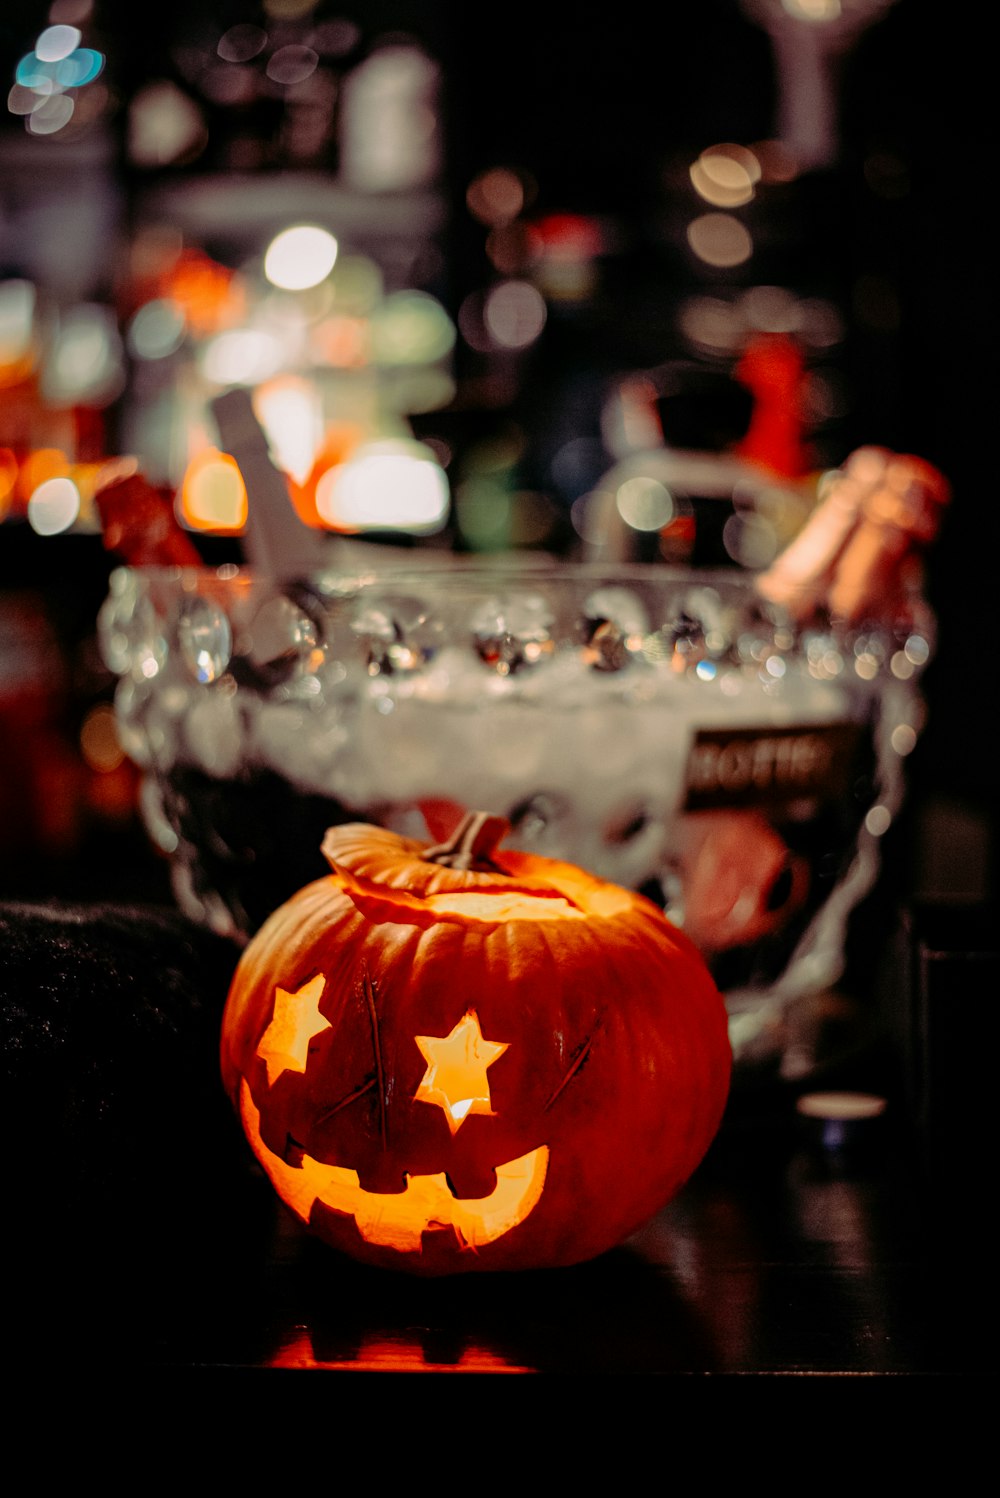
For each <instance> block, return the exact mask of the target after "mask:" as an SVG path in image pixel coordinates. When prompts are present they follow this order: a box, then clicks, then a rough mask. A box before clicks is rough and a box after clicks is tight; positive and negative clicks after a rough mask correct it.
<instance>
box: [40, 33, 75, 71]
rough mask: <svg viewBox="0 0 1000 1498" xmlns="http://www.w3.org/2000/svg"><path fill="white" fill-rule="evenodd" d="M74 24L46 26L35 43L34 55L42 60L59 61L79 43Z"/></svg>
mask: <svg viewBox="0 0 1000 1498" xmlns="http://www.w3.org/2000/svg"><path fill="white" fill-rule="evenodd" d="M80 41H81V37H80V32H79V31H78V30H77V28H76V27H75V26H46V28H45V30H44V31H43V32H42V33H41V35H40V36H39V38H38V40H37V42H36V43H35V56H36V57H38V58H41V60H42V62H60V61H61V60H62V59H63V58H64V57H68V56H69V54H70V53H71V52H73V51H74V50H75V49H76V48H77V47H78V46H79V45H80Z"/></svg>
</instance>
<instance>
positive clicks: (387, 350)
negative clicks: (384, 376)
mask: <svg viewBox="0 0 1000 1498" xmlns="http://www.w3.org/2000/svg"><path fill="white" fill-rule="evenodd" d="M370 326H371V342H372V354H373V357H374V359H375V361H376V363H378V364H431V363H434V362H435V361H436V360H438V359H443V358H444V357H445V356H446V355H447V354H449V353H450V352H451V350H452V348H453V347H454V344H455V325H454V323H453V322H452V320H451V318H450V317H449V316H448V314H447V312H446V311H445V309H444V307H442V305H441V303H440V302H439V301H438V300H437V298H436V297H433V296H430V295H429V294H428V293H427V292H423V291H396V292H393V293H392V294H391V295H390V296H387V297H386V298H385V300H384V301H383V302H382V304H381V305H380V306H378V307H376V308H375V309H374V310H373V312H372V314H371V319H370Z"/></svg>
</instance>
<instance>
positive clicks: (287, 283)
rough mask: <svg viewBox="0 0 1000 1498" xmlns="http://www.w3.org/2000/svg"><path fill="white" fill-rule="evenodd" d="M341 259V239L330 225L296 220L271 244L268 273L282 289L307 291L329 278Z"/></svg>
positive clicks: (272, 281)
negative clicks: (299, 222)
mask: <svg viewBox="0 0 1000 1498" xmlns="http://www.w3.org/2000/svg"><path fill="white" fill-rule="evenodd" d="M336 263H337V241H336V239H335V238H334V236H333V235H332V234H331V233H330V231H329V229H321V228H320V227H319V226H318V225H316V224H296V225H295V227H294V228H291V229H284V230H282V232H281V233H280V234H278V235H277V236H276V237H275V238H274V239H272V241H271V243H270V244H269V245H268V247H267V251H266V253H265V255H264V274H265V276H266V277H267V279H268V280H269V281H270V283H271V285H272V286H280V288H281V289H282V291H307V290H308V289H309V287H311V286H318V285H319V283H320V282H321V281H325V280H326V278H327V276H328V275H329V274H330V272H331V271H332V270H333V267H334V265H335V264H336Z"/></svg>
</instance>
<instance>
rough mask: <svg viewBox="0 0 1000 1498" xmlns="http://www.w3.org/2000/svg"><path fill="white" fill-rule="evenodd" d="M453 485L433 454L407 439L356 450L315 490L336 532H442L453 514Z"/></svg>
mask: <svg viewBox="0 0 1000 1498" xmlns="http://www.w3.org/2000/svg"><path fill="white" fill-rule="evenodd" d="M449 498H450V496H449V489H448V480H447V477H446V475H445V473H444V470H443V469H442V468H441V465H440V464H439V463H438V461H437V458H436V457H435V455H434V453H433V451H432V450H431V449H430V448H429V447H426V446H425V445H424V444H423V443H421V442H415V441H413V440H412V439H408V438H385V439H383V440H381V441H376V442H368V443H365V444H363V445H362V446H361V447H359V448H357V449H356V450H355V452H354V453H353V454H352V456H351V457H350V458H349V459H348V461H347V462H345V463H342V464H340V465H338V466H337V467H335V468H332V469H330V470H328V471H327V472H326V473H325V474H323V475H322V477H321V478H320V479H319V481H318V483H317V485H316V508H317V510H318V511H319V514H320V516H321V517H322V519H323V521H324V522H325V523H326V524H327V525H328V526H331V527H332V528H333V529H335V530H343V531H363V530H397V531H405V532H413V533H423V532H430V531H436V530H440V528H441V526H442V525H443V524H444V522H445V520H446V519H447V515H448V506H449Z"/></svg>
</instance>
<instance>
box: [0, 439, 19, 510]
mask: <svg viewBox="0 0 1000 1498" xmlns="http://www.w3.org/2000/svg"><path fill="white" fill-rule="evenodd" d="M16 483H17V458H16V457H15V456H14V454H13V453H12V452H11V450H10V448H9V447H0V520H2V519H3V517H4V515H6V513H7V510H8V508H9V506H10V497H11V495H12V494H13V492H14V485H15V484H16Z"/></svg>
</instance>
